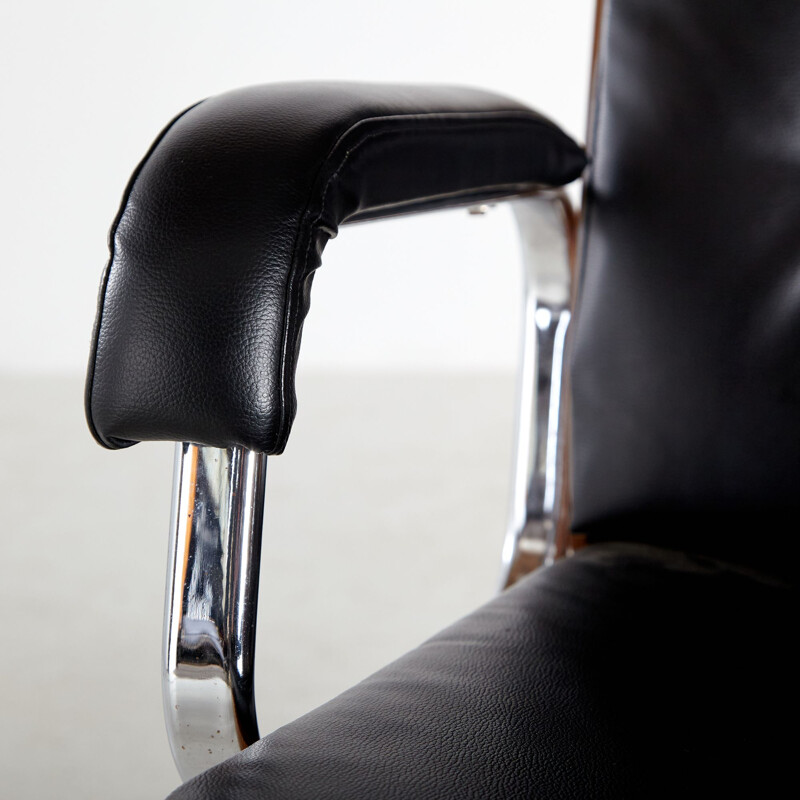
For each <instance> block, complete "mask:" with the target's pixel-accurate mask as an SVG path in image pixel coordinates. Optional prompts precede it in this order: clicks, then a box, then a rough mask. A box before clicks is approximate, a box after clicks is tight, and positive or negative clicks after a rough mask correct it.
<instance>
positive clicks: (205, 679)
mask: <svg viewBox="0 0 800 800" xmlns="http://www.w3.org/2000/svg"><path fill="white" fill-rule="evenodd" d="M266 474H267V457H266V456H265V455H262V454H258V453H254V452H251V451H249V450H245V449H243V448H241V447H234V448H229V449H220V448H216V447H202V446H200V445H195V444H189V443H187V442H183V443H181V444H178V445H177V446H176V450H175V473H174V494H173V500H172V524H171V526H170V546H169V554H170V555H169V569H168V572H167V591H166V603H165V613H164V654H163V657H164V670H163V675H162V690H163V698H164V714H165V718H166V723H167V734H168V736H169V742H170V747H171V748H172V756H173V758H174V759H175V764H176V765H177V767H178V772H179V773H180V776H181V778H182V779H183V780H184V781H185V780H188V779H189V778H191V777H193V776H194V775H197V774H198V773H200V772H202V771H203V770H206V769H208V768H209V767H211V766H213V765H214V764H217V763H219V762H220V761H223V760H224V759H226V758H228V757H229V756H232V755H234V754H235V753H238V752H239V751H240V750H242V749H244V748H245V747H247V746H248V745H249V744H252V743H253V742H255V741H257V740H258V738H259V737H258V722H257V720H256V708H255V697H254V695H253V659H254V655H255V625H256V608H257V603H258V574H259V559H260V554H261V525H262V520H263V514H264V486H265V481H266Z"/></svg>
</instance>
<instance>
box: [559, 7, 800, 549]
mask: <svg viewBox="0 0 800 800" xmlns="http://www.w3.org/2000/svg"><path fill="white" fill-rule="evenodd" d="M599 52H600V55H599V61H598V73H597V90H596V91H597V94H596V104H595V114H594V120H593V123H592V129H591V133H590V138H591V140H592V141H590V154H591V158H592V167H591V172H590V178H589V181H590V182H589V187H588V194H587V200H588V202H587V209H586V213H587V216H586V224H585V230H584V246H585V250H584V255H583V262H582V273H581V280H582V285H581V287H580V294H579V301H578V303H579V305H578V312H577V325H576V330H575V339H574V345H575V350H574V354H573V389H574V453H573V478H574V511H575V516H574V528H575V529H576V530H584V531H586V532H587V533H588V534H589V536H590V538H595V539H609V538H611V539H614V538H636V539H641V540H648V539H650V540H652V539H661V540H662V541H667V542H669V540H670V538H671V537H672V538H673V539H674V540H675V541H676V542H677V540H679V539H682V538H686V539H687V540H688V541H689V542H691V541H695V542H696V543H697V548H698V549H707V550H716V551H717V552H719V551H728V550H730V551H731V552H733V551H737V552H738V554H739V555H742V554H744V557H745V558H747V551H748V548H749V549H751V550H756V549H763V547H764V545H763V544H752V540H753V538H754V537H755V536H756V535H757V536H758V537H759V538H763V537H765V536H769V533H770V530H771V529H776V528H780V529H781V530H775V532H776V533H777V534H778V535H783V534H785V533H786V532H787V531H786V529H785V526H787V525H791V524H792V523H794V524H795V527H796V516H797V513H796V512H797V511H798V510H799V509H800V2H797V0H758V1H757V0H731V2H721V1H720V0H658V1H657V2H655V1H654V0H607V2H606V8H605V11H604V21H603V26H602V32H601V40H600V51H599ZM742 522H745V523H746V524H744V525H742V524H741V523H742ZM753 525H757V526H758V529H757V530H753ZM678 543H682V542H678ZM779 549H780V548H779Z"/></svg>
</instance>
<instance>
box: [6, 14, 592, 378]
mask: <svg viewBox="0 0 800 800" xmlns="http://www.w3.org/2000/svg"><path fill="white" fill-rule="evenodd" d="M593 5H594V0H525V1H523V0H493V2H486V0H460V1H459V2H454V1H453V0H406V2H394V3H391V4H390V3H384V2H380V1H379V0H338V2H332V0H329V1H328V2H323V0H305V1H303V0H295V1H294V2H292V1H291V0H270V1H269V2H256V1H255V0H228V2H209V0H192V1H191V2H187V1H186V0H180V1H178V2H170V1H169V0H138V2H130V1H129V2H124V3H123V2H116V1H115V0H75V1H74V2H70V3H65V2H56V0H51V1H50V2H42V1H41V0H39V1H38V2H37V0H28V2H25V3H20V2H17V3H12V2H5V3H3V4H1V5H0V81H1V82H2V99H3V101H2V126H0V136H2V147H0V219H1V220H2V222H1V223H0V273H1V278H2V279H1V281H0V287H1V288H0V333H1V334H2V335H0V370H4V371H9V370H10V371H14V372H16V371H25V372H54V371H58V372H77V371H81V370H83V369H84V366H85V362H86V357H87V352H88V342H89V336H90V331H91V326H92V321H93V316H94V303H95V296H96V292H97V285H98V280H99V276H100V272H101V270H102V267H103V264H104V262H105V260H106V257H107V254H106V244H105V240H106V232H107V229H108V226H109V224H110V222H111V220H112V218H113V216H114V214H115V212H116V208H117V205H118V203H119V199H120V196H121V194H122V190H123V188H124V186H125V183H126V181H127V178H128V176H129V174H130V172H131V171H132V169H133V167H134V166H135V165H136V163H137V162H138V161H139V159H140V158H141V156H142V155H143V154H144V152H145V150H146V149H147V147H148V145H149V143H150V141H151V140H152V139H153V138H154V136H155V135H156V134H157V132H158V131H159V130H160V129H161V127H162V126H163V125H164V124H165V123H166V121H167V120H169V119H170V118H171V117H172V116H173V115H174V114H175V113H176V112H177V111H178V110H180V109H182V108H183V107H185V106H187V105H189V104H190V103H192V102H194V101H195V100H197V99H199V98H201V97H204V96H207V95H209V94H214V93H217V92H222V91H225V90H227V89H230V88H233V87H237V86H241V85H247V84H252V83H262V82H267V81H284V80H298V79H319V78H326V79H349V80H374V81H408V82H423V81H429V82H453V83H462V84H473V85H477V86H482V87H486V88H489V89H494V90H497V91H500V92H503V93H505V94H508V95H511V96H514V97H516V98H519V99H521V100H523V101H526V102H528V103H530V104H531V105H533V106H535V107H536V108H538V109H540V110H543V111H544V112H545V113H547V114H548V115H550V116H552V117H553V118H555V119H556V120H557V121H559V122H560V123H561V124H562V125H563V126H564V127H565V128H566V129H567V131H569V132H570V133H571V134H573V135H574V136H576V137H577V138H579V139H582V137H583V131H584V118H585V100H586V95H587V83H588V72H589V51H590V38H591V24H592V13H593V12H592V8H593ZM517 272H518V268H517V263H516V243H515V239H514V233H513V227H512V223H511V220H510V215H507V214H506V213H505V212H503V211H498V212H496V213H494V214H491V215H489V216H488V217H485V218H480V219H468V218H467V216H466V214H465V213H464V212H463V211H462V212H447V213H444V214H437V215H433V216H428V217H419V218H414V219H407V220H399V221H391V222H384V223H378V224H375V225H366V226H356V227H352V228H346V229H345V230H344V231H343V232H342V234H341V235H340V237H339V239H338V240H336V241H335V242H333V243H332V244H331V245H330V246H329V248H328V251H327V252H326V258H325V260H324V264H323V269H322V270H320V272H319V274H318V277H317V281H316V283H315V288H314V298H313V308H312V312H311V315H310V318H309V323H308V326H307V329H306V334H305V338H304V350H303V355H302V360H301V366H303V367H318V366H321V365H325V366H327V367H336V366H349V367H358V368H366V369H372V368H381V369H385V368H389V369H391V368H398V367H401V368H402V367H410V366H413V367H415V368H431V369H440V368H442V367H444V366H448V367H455V368H459V369H486V368H506V367H510V366H511V364H512V363H513V360H514V346H515V343H516V341H515V325H516V313H517V304H518V301H517V297H516V295H517V291H516V287H517ZM423 287H424V290H423Z"/></svg>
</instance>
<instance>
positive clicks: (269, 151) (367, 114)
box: [86, 83, 585, 454]
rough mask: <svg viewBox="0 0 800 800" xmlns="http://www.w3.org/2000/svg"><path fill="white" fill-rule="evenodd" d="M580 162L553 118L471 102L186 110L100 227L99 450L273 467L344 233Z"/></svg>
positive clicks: (361, 96)
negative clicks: (254, 459) (231, 455)
mask: <svg viewBox="0 0 800 800" xmlns="http://www.w3.org/2000/svg"><path fill="white" fill-rule="evenodd" d="M584 165H585V156H584V153H583V150H582V149H581V148H580V147H579V146H578V145H577V144H575V142H573V141H572V139H570V138H569V137H568V136H566V134H564V133H563V132H562V131H561V130H560V129H559V128H558V127H557V126H556V125H554V124H553V123H552V122H550V121H549V120H547V119H545V118H544V117H542V116H540V115H539V114H537V113H535V112H534V111H531V110H529V109H528V108H526V107H524V106H522V105H519V104H518V103H515V102H513V101H510V100H507V99H505V98H503V97H500V96H497V95H494V94H489V93H487V92H481V91H476V90H471V89H464V88H450V87H424V86H419V87H417V86H414V87H410V86H385V85H368V84H338V83H321V84H274V85H268V86H258V87H252V88H248V89H241V90H238V91H234V92H229V93H227V94H223V95H220V96H218V97H213V98H210V99H208V100H204V101H202V102H201V103H198V104H197V105H195V106H192V107H191V108H189V109H188V110H187V111H184V112H183V113H182V114H181V115H179V116H178V117H176V118H175V119H174V120H173V121H172V122H171V123H170V124H169V125H168V126H167V128H166V129H165V130H164V131H163V132H162V133H161V135H160V136H159V137H158V138H157V139H156V141H155V143H154V144H153V145H152V147H151V148H150V151H149V152H148V153H147V155H146V156H145V158H144V160H143V161H142V163H141V164H140V165H139V167H138V168H137V170H136V171H135V172H134V174H133V177H132V178H131V181H130V183H129V185H128V188H127V191H126V192H125V195H124V198H123V201H122V207H121V209H120V211H119V213H118V215H117V218H116V220H115V222H114V225H113V227H112V229H111V233H110V242H109V248H110V259H109V262H108V266H107V268H106V272H105V275H104V277H103V282H102V287H101V292H100V303H99V310H98V315H97V322H96V325H95V335H94V345H93V352H92V356H91V360H90V365H89V373H88V378H87V390H86V407H87V417H88V420H89V425H90V427H91V428H92V431H93V433H94V435H95V437H96V438H97V440H98V441H99V442H100V443H101V444H103V445H105V446H106V447H110V448H119V447H125V446H128V445H130V444H133V443H135V442H136V441H142V440H158V439H165V440H174V441H193V442H198V443H201V444H206V445H212V446H217V447H230V446H236V445H239V446H244V447H247V448H249V449H252V450H256V451H259V452H266V453H270V454H274V453H280V452H281V451H282V450H283V448H284V447H285V445H286V440H287V437H288V435H289V430H290V427H291V423H292V420H293V418H294V413H295V407H296V400H295V393H294V373H295V366H296V363H297V355H298V348H299V345H300V334H301V329H302V323H303V319H304V318H305V315H306V313H307V311H308V306H309V292H310V288H311V279H312V276H313V273H314V270H315V269H316V268H317V267H318V266H319V264H320V258H321V253H322V250H323V247H324V246H325V243H326V242H327V240H328V239H329V238H331V237H333V236H335V235H336V231H337V227H338V225H339V224H341V223H343V222H347V221H353V220H358V219H367V218H371V217H379V216H384V215H388V214H397V213H404V212H408V211H413V210H419V209H422V208H429V207H438V206H444V205H455V204H460V203H465V202H469V201H479V200H484V199H489V198H496V197H502V196H509V195H512V194H516V193H519V192H522V191H528V190H531V189H534V188H536V187H540V186H557V185H562V184H565V183H568V182H570V181H572V180H573V179H575V178H577V177H578V176H579V175H580V173H581V171H582V169H583V167H584Z"/></svg>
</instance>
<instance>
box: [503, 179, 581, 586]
mask: <svg viewBox="0 0 800 800" xmlns="http://www.w3.org/2000/svg"><path fill="white" fill-rule="evenodd" d="M568 202H569V201H568V200H567V199H566V197H565V195H564V194H563V193H561V192H550V193H542V194H539V195H533V196H531V197H525V198H520V199H517V200H513V201H512V203H511V206H512V208H513V210H514V214H515V216H516V219H517V225H518V227H519V231H520V238H521V242H522V260H523V267H524V299H523V302H524V311H523V326H522V330H523V334H522V348H521V349H522V352H521V357H520V368H519V374H518V390H517V391H518V395H517V396H518V406H517V433H516V442H515V453H514V465H513V470H512V476H513V477H512V489H511V512H510V519H509V525H508V529H507V532H506V538H505V543H504V545H503V575H502V586H504V587H505V586H510V585H511V584H512V583H514V581H516V580H517V579H518V578H520V577H521V576H522V575H524V574H526V573H528V572H530V571H531V570H533V569H536V568H537V567H539V566H542V565H544V564H549V563H551V562H552V561H553V559H554V558H555V553H556V526H557V522H558V515H559V511H560V504H561V493H562V486H561V474H562V451H563V436H559V433H560V427H561V424H560V417H561V406H562V385H563V368H564V347H565V342H566V335H567V328H568V327H569V321H570V235H571V226H570V216H569V205H568Z"/></svg>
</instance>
